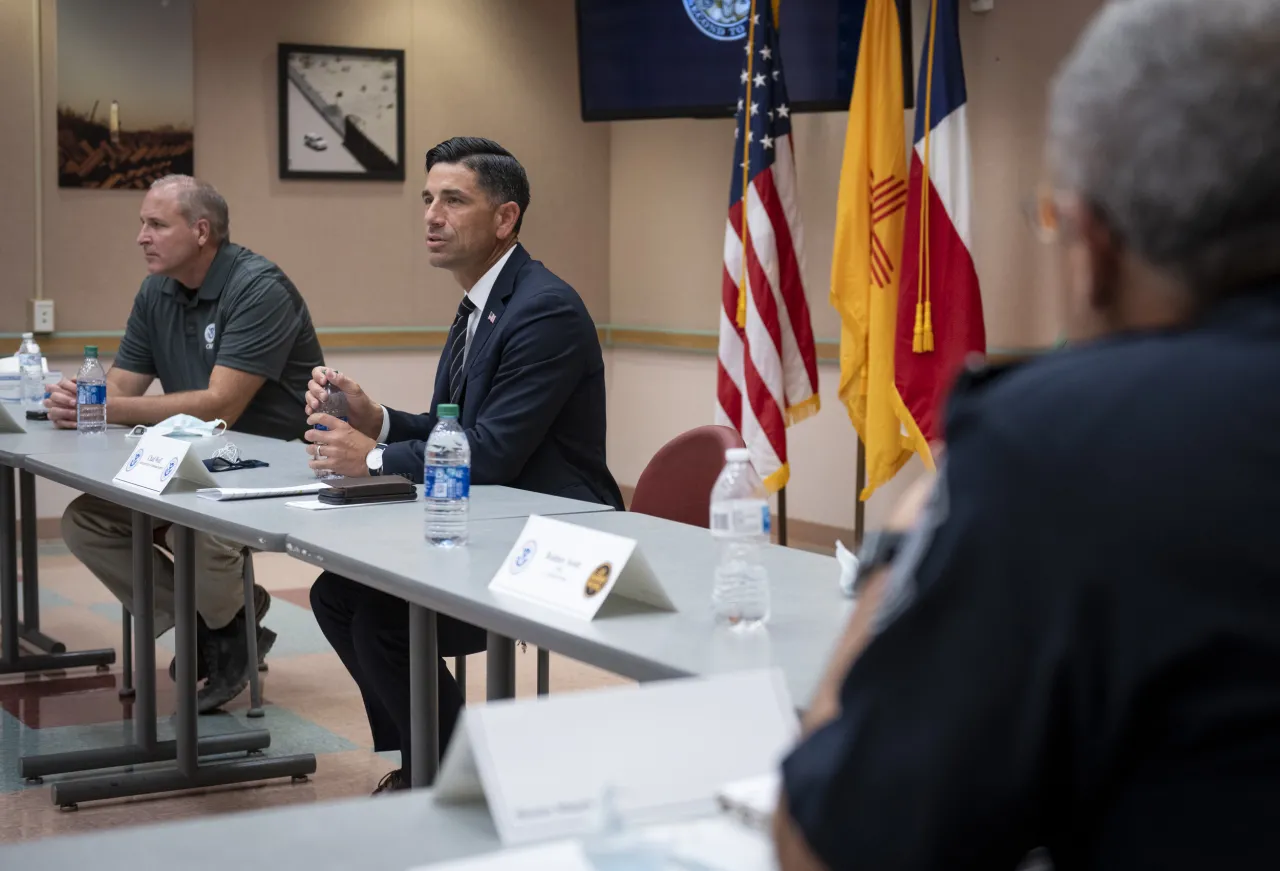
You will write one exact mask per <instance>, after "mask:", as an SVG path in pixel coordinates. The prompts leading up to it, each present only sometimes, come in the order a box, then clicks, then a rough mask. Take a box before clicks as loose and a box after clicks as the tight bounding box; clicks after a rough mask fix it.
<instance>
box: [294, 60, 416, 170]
mask: <svg viewBox="0 0 1280 871" xmlns="http://www.w3.org/2000/svg"><path fill="white" fill-rule="evenodd" d="M278 63H279V96H278V99H279V102H280V134H279V135H280V178H282V179H357V180H365V181H404V52H403V51H402V50H400V49H381V48H348V47H343V46H333V45H294V44H285V43H282V44H281V45H280V47H279V57H278Z"/></svg>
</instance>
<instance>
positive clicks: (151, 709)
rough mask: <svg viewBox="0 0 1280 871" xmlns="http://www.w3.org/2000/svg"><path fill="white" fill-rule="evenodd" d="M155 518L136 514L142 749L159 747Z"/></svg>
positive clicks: (138, 737)
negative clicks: (157, 726)
mask: <svg viewBox="0 0 1280 871" xmlns="http://www.w3.org/2000/svg"><path fill="white" fill-rule="evenodd" d="M152 527H153V522H152V520H151V516H150V515H148V514H144V513H143V512H141V511H134V512H133V661H134V662H133V664H134V687H135V691H136V692H137V698H138V700H137V703H136V704H135V705H134V708H133V741H134V743H135V744H137V745H138V746H139V747H141V748H142V749H144V750H146V749H150V748H154V747H155V746H156V604H155V602H156V599H155V596H156V589H155V578H153V577H152V568H153V566H154V563H155V557H154V554H153V553H152Z"/></svg>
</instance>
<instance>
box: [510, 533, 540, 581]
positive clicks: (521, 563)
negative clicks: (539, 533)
mask: <svg viewBox="0 0 1280 871" xmlns="http://www.w3.org/2000/svg"><path fill="white" fill-rule="evenodd" d="M537 553H538V543H537V542H536V541H534V540H533V539H532V538H531V539H529V540H528V541H526V542H525V543H524V545H523V546H522V547H521V548H520V552H519V553H517V554H516V555H515V559H513V560H511V574H513V575H518V574H520V572H522V571H524V570H525V569H527V568H528V567H529V564H530V563H531V562H533V558H534V556H535V555H536V554H537Z"/></svg>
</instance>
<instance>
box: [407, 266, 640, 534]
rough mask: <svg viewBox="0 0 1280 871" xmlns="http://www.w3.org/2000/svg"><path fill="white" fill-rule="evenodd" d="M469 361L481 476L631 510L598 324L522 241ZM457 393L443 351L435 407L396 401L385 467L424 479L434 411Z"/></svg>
mask: <svg viewBox="0 0 1280 871" xmlns="http://www.w3.org/2000/svg"><path fill="white" fill-rule="evenodd" d="M490 314H493V315H494V316H495V317H494V321H493V322H490V319H489V316H490ZM465 366H466V369H467V374H466V385H465V387H464V388H463V395H462V402H461V405H462V428H463V429H464V430H465V431H466V433H467V440H468V441H469V442H470V443H471V482H472V483H473V484H504V485H506V486H508V487H518V488H520V489H522V490H532V491H534V492H537V493H548V494H551V495H554V496H566V497H568V498H571V499H581V500H583V501H586V502H597V503H601V504H604V505H611V506H613V507H614V508H616V509H619V510H621V509H622V494H621V493H620V492H619V491H618V485H617V484H616V483H615V482H614V480H613V476H612V475H611V474H609V468H608V466H607V465H606V464H605V388H604V358H603V356H602V355H601V353H600V340H599V338H598V337H597V336H596V327H595V324H594V323H593V322H592V320H591V315H589V314H588V313H587V309H586V306H584V305H583V304H582V299H581V297H579V296H578V294H577V292H576V291H574V289H573V288H572V287H570V286H569V285H567V284H565V283H564V281H562V280H561V279H559V278H557V277H556V276H555V275H554V274H553V273H552V272H551V271H550V270H548V269H547V268H546V267H545V266H543V265H542V264H541V263H540V262H538V261H537V260H534V259H532V258H531V257H530V256H529V253H528V252H527V251H525V250H524V247H523V246H522V245H517V246H516V248H515V250H514V251H513V252H512V254H511V257H510V259H508V260H507V263H506V265H505V266H504V267H503V268H502V272H500V273H499V274H498V280H497V281H496V282H494V285H493V289H492V291H490V293H489V301H488V304H487V305H486V306H485V308H484V310H483V311H482V312H481V313H480V323H479V324H478V325H477V327H476V333H475V336H474V337H472V339H471V349H470V350H469V351H468V352H467V359H466V363H465ZM448 394H449V386H448V358H447V356H446V355H443V354H442V355H441V357H440V366H439V368H438V369H437V370H436V383H435V393H434V395H433V397H432V400H431V411H429V412H428V413H426V414H409V413H407V412H403V411H395V410H392V409H387V411H388V415H389V417H390V420H391V429H390V432H389V433H388V436H387V442H388V447H387V450H386V451H385V452H384V454H383V456H382V464H383V469H384V470H385V471H386V472H388V473H391V474H397V475H405V476H407V477H409V478H411V479H412V480H413V481H415V482H418V483H421V481H422V455H423V449H424V447H425V442H426V439H427V437H428V436H429V435H430V434H431V429H432V427H434V426H435V425H436V415H435V409H436V406H438V405H439V404H440V403H442V402H448V401H449V400H448Z"/></svg>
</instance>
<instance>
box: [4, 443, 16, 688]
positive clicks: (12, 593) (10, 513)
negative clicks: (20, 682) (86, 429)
mask: <svg viewBox="0 0 1280 871" xmlns="http://www.w3.org/2000/svg"><path fill="white" fill-rule="evenodd" d="M13 496H14V493H13V469H12V468H10V467H9V466H0V635H3V638H2V639H0V642H2V643H3V645H4V647H3V650H0V662H3V663H4V664H5V665H8V666H15V665H17V664H18V518H17V517H16V516H15V515H14V510H13V509H14V504H13Z"/></svg>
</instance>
